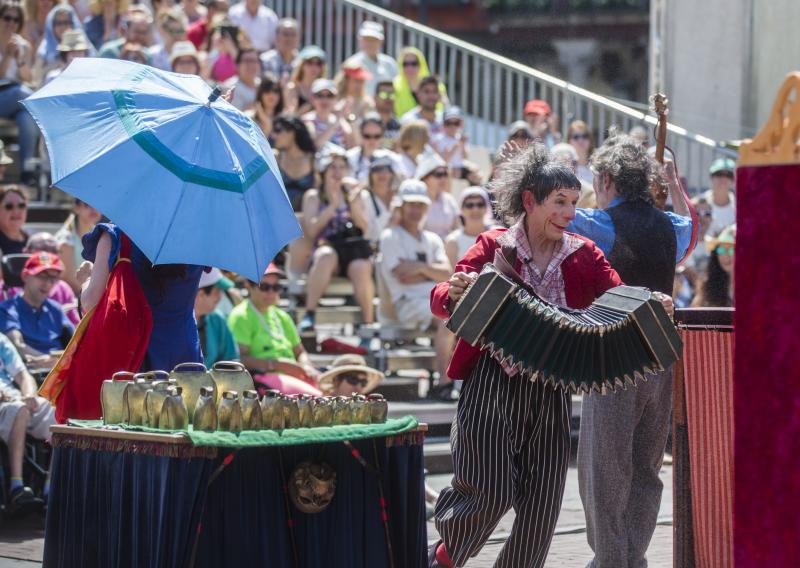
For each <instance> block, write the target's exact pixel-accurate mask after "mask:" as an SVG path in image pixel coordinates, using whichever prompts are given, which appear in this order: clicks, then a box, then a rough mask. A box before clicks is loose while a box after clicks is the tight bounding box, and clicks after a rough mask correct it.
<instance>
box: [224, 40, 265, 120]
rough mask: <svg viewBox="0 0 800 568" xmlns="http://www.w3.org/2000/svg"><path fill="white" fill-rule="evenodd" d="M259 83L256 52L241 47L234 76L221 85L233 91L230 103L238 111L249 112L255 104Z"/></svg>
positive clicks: (258, 62) (258, 61) (258, 65)
mask: <svg viewBox="0 0 800 568" xmlns="http://www.w3.org/2000/svg"><path fill="white" fill-rule="evenodd" d="M260 83H261V60H260V59H259V58H258V51H256V50H255V48H252V47H243V48H242V49H240V50H239V52H238V53H237V54H236V76H234V77H231V78H230V79H228V80H227V81H225V83H223V85H224V86H225V88H227V89H233V97H231V100H230V103H231V104H232V105H233V106H235V107H236V108H238V109H239V110H250V109H251V108H252V107H253V105H254V104H255V102H256V93H257V91H258V85H259V84H260Z"/></svg>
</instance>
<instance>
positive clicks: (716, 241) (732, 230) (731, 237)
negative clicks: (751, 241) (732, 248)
mask: <svg viewBox="0 0 800 568" xmlns="http://www.w3.org/2000/svg"><path fill="white" fill-rule="evenodd" d="M705 241H706V248H707V249H708V252H711V251H712V250H714V249H715V248H717V247H718V246H719V245H735V244H736V223H734V224H733V225H728V226H727V227H725V228H724V229H722V230H721V231H720V232H719V235H717V236H716V237H712V236H711V235H706V238H705Z"/></svg>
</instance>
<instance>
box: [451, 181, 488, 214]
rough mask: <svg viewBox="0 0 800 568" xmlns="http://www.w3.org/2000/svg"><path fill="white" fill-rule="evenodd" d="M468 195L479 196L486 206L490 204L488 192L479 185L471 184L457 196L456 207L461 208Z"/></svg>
mask: <svg viewBox="0 0 800 568" xmlns="http://www.w3.org/2000/svg"><path fill="white" fill-rule="evenodd" d="M470 197H480V198H481V199H483V202H484V203H486V206H487V207H489V206H491V204H492V202H491V200H490V199H489V194H488V193H487V192H486V190H485V189H483V188H482V187H481V186H479V185H472V186H470V187H468V188H466V189H464V190H463V191H462V192H461V195H459V196H458V208H459V209H461V208H462V207H463V206H464V202H465V201H466V200H467V199H469V198H470Z"/></svg>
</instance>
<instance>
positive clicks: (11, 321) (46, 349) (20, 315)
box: [0, 252, 75, 367]
mask: <svg viewBox="0 0 800 568" xmlns="http://www.w3.org/2000/svg"><path fill="white" fill-rule="evenodd" d="M62 272H64V265H63V264H61V260H60V259H59V258H58V256H57V255H55V254H51V253H47V252H37V253H35V254H33V255H32V256H31V257H30V258H29V259H28V260H27V262H25V267H24V268H23V270H22V282H23V288H22V294H21V295H19V296H15V297H13V298H11V299H9V300H6V301H4V302H3V303H2V304H0V332H2V333H5V334H6V335H7V336H8V337H9V339H11V342H12V343H13V344H14V346H15V347H16V348H17V350H18V351H19V352H20V353H21V354H22V355H23V356H24V357H25V358H26V359H27V360H28V361H30V362H32V363H34V364H36V365H39V366H42V367H52V366H53V365H54V364H55V363H56V361H57V360H58V355H59V354H58V353H53V352H58V351H60V350H62V349H63V348H64V347H65V346H66V344H67V343H68V341H69V338H70V336H71V335H72V332H73V331H74V329H75V327H74V326H73V325H72V322H70V321H69V319H68V318H67V316H66V314H64V311H63V310H62V309H61V306H60V305H59V304H58V303H56V302H55V301H53V300H51V299H49V298H48V295H49V294H50V291H51V290H52V289H53V286H54V285H55V284H56V283H57V282H58V281H59V279H60V277H61V273H62Z"/></svg>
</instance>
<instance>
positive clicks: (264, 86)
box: [256, 73, 283, 115]
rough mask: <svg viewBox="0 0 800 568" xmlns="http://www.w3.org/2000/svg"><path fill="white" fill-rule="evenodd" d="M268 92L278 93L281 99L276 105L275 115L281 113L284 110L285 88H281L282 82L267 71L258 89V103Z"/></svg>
mask: <svg viewBox="0 0 800 568" xmlns="http://www.w3.org/2000/svg"><path fill="white" fill-rule="evenodd" d="M267 93H277V94H278V97H279V99H278V104H277V105H275V115H279V114H281V113H282V112H283V89H282V88H281V84H280V82H279V81H277V80H276V79H275V77H273V76H272V75H270V74H269V73H265V74H264V76H263V77H261V82H260V83H259V84H258V89H256V104H260V103H261V97H263V96H264V95H265V94H267Z"/></svg>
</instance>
